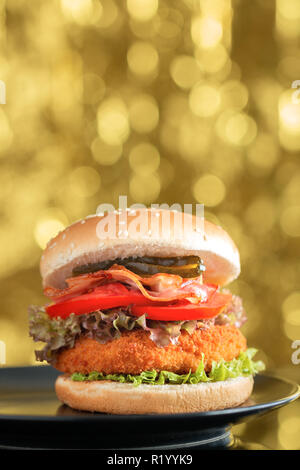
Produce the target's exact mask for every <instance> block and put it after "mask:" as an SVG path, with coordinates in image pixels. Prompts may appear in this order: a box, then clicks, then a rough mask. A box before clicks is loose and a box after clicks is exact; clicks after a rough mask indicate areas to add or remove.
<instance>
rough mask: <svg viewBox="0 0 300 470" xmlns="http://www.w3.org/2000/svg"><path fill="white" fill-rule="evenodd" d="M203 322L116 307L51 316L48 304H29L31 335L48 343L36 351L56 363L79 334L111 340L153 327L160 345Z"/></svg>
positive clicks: (37, 355) (150, 329) (100, 339)
mask: <svg viewBox="0 0 300 470" xmlns="http://www.w3.org/2000/svg"><path fill="white" fill-rule="evenodd" d="M200 325H203V322H202V323H201V322H198V321H197V320H193V321H173V322H166V321H154V320H149V319H146V317H145V315H143V316H141V317H133V316H132V315H130V313H129V309H126V308H116V309H110V310H105V311H104V312H103V311H101V310H97V311H96V312H92V313H89V314H86V315H75V314H74V313H72V314H71V315H70V316H69V317H67V318H66V319H62V318H60V317H58V318H51V317H49V316H48V314H47V312H46V311H45V308H44V307H37V306H30V307H29V335H30V336H31V337H32V338H33V339H34V341H41V342H44V343H46V345H45V347H44V348H43V349H42V350H40V351H36V352H35V354H36V359H37V360H38V361H44V360H45V361H47V362H49V363H50V364H51V363H52V364H53V363H55V360H56V357H57V354H58V353H59V352H60V351H61V349H62V348H72V347H73V346H74V344H75V341H76V339H77V338H78V337H79V336H86V337H88V338H92V339H95V340H96V341H98V342H99V343H102V344H104V343H107V342H108V341H111V340H113V339H117V338H119V337H120V336H121V334H122V332H123V331H131V330H133V329H143V330H145V331H149V333H150V339H151V340H152V341H154V343H155V344H156V345H157V346H158V347H164V346H167V345H168V344H169V343H173V344H176V342H177V341H178V338H179V336H180V334H181V331H182V330H186V331H188V333H189V334H192V333H193V332H194V331H195V329H196V328H198V327H199V326H200Z"/></svg>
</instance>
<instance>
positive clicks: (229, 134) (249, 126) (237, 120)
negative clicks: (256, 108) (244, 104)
mask: <svg viewBox="0 0 300 470" xmlns="http://www.w3.org/2000/svg"><path fill="white" fill-rule="evenodd" d="M217 132H218V135H219V136H220V137H221V138H222V139H223V140H225V141H227V142H229V143H230V144H232V145H237V146H243V145H249V144H250V143H251V142H252V141H253V140H254V139H255V136H256V132H257V127H256V123H255V121H254V120H253V119H252V118H251V117H250V116H248V115H247V114H245V113H232V112H230V111H224V113H222V114H221V116H220V117H219V119H218V121H217Z"/></svg>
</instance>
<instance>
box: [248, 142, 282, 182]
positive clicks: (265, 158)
mask: <svg viewBox="0 0 300 470" xmlns="http://www.w3.org/2000/svg"><path fill="white" fill-rule="evenodd" d="M247 156H248V160H249V162H250V163H251V165H253V167H254V170H255V172H256V173H258V174H259V175H260V174H261V175H264V174H266V173H267V172H269V171H270V170H272V169H273V168H274V166H275V165H276V163H277V162H278V158H279V151H278V145H277V143H276V141H275V140H274V138H273V136H272V135H270V134H264V133H262V134H259V135H258V136H257V138H256V140H255V141H254V142H253V144H252V145H251V146H250V147H249V149H248V152H247Z"/></svg>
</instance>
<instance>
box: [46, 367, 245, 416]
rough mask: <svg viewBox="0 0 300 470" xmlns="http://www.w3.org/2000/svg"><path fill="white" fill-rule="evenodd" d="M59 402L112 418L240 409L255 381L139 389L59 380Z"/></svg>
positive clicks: (131, 386) (227, 381) (111, 384)
mask: <svg viewBox="0 0 300 470" xmlns="http://www.w3.org/2000/svg"><path fill="white" fill-rule="evenodd" d="M55 389H56V394H57V397H58V399H59V400H60V401H62V402H63V403H65V404H66V405H69V406H70V407H71V408H74V409H76V410H85V411H98V412H101V413H112V414H151V413H191V412H199V411H209V410H220V409H224V408H232V407H234V406H238V405H241V404H242V403H244V401H246V400H247V398H249V396H250V395H251V392H252V389H253V378H252V376H249V377H238V378H236V379H228V380H225V381H224V382H211V383H200V384H197V385H192V384H183V385H145V384H142V385H139V386H138V387H135V386H134V385H133V384H126V383H125V384H124V383H119V382H110V381H103V382H102V381H101V382H97V381H95V382H74V381H73V380H71V379H70V378H69V377H67V376H60V377H58V378H57V380H56V384H55Z"/></svg>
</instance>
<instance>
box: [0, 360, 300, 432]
mask: <svg viewBox="0 0 300 470" xmlns="http://www.w3.org/2000/svg"><path fill="white" fill-rule="evenodd" d="M36 367H37V368H38V367H40V366H24V367H22V366H16V367H1V368H0V375H1V371H2V370H10V371H13V370H16V369H21V370H24V369H26V368H36ZM44 367H47V366H44ZM256 377H265V378H271V379H275V380H279V381H281V382H285V383H286V384H288V385H290V386H291V387H292V388H293V391H292V392H291V393H290V394H289V395H287V396H286V397H283V398H279V399H277V400H274V401H270V402H266V403H260V404H258V405H248V406H244V407H243V406H240V407H234V408H225V409H222V410H211V411H205V412H197V411H196V412H192V413H173V414H168V413H166V414H162V413H160V414H140V415H139V414H128V415H125V414H123V415H113V414H100V413H99V414H92V413H91V415H90V416H89V415H83V416H80V415H78V416H70V415H63V416H52V415H46V414H45V415H30V414H28V415H19V414H14V415H12V414H0V421H6V422H8V421H9V422H17V421H18V422H20V421H21V422H24V421H31V422H33V421H34V422H72V421H78V422H81V423H83V422H85V421H87V422H89V421H90V419H91V418H92V419H93V420H94V421H96V420H97V421H98V420H99V421H100V420H101V421H104V422H105V421H110V420H115V421H118V420H126V419H127V420H128V419H132V418H134V419H135V420H145V419H147V420H148V421H150V422H151V421H154V420H157V419H158V418H159V419H163V420H176V419H182V418H186V417H187V416H188V417H189V418H192V419H193V418H194V419H199V418H201V417H205V418H207V417H211V418H216V417H219V416H220V413H221V414H222V416H223V417H226V416H228V417H233V416H236V415H240V416H245V415H246V416H250V415H251V414H254V413H255V412H260V413H263V412H264V411H268V410H271V409H276V408H279V407H280V406H283V405H286V404H289V403H291V402H293V401H295V400H297V398H299V397H300V384H298V383H297V382H294V381H293V380H290V379H286V378H283V377H281V376H279V375H277V374H276V373H275V374H273V373H269V372H267V373H264V374H257V376H256Z"/></svg>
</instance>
